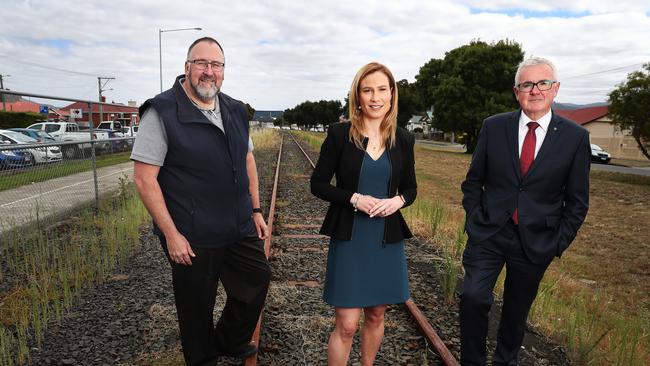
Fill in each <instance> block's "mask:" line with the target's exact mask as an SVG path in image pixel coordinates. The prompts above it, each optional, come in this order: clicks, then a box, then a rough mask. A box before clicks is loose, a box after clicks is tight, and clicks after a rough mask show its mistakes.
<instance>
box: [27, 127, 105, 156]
mask: <svg viewBox="0 0 650 366" xmlns="http://www.w3.org/2000/svg"><path fill="white" fill-rule="evenodd" d="M27 128H30V129H33V130H41V131H45V132H47V133H49V134H50V135H52V137H54V138H55V139H56V140H57V141H61V142H68V141H78V142H84V143H80V144H66V145H63V146H62V147H61V150H62V152H63V156H64V157H65V158H66V159H74V158H78V157H80V156H81V153H80V152H81V150H84V149H90V147H91V145H90V142H89V141H90V138H91V135H90V132H88V131H83V130H82V128H81V127H80V126H79V125H78V124H76V123H73V122H39V123H34V124H33V125H31V126H28V127H27ZM107 138H108V133H107V132H105V131H93V134H92V139H93V140H106V139H107ZM98 145H99V144H98ZM105 145H106V146H108V145H109V144H108V143H106V144H105Z"/></svg>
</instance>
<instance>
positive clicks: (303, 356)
mask: <svg viewBox="0 0 650 366" xmlns="http://www.w3.org/2000/svg"><path fill="white" fill-rule="evenodd" d="M314 166H315V164H314V161H313V160H312V159H311V157H310V156H309V154H308V153H307V151H305V150H304V149H303V148H302V146H300V144H299V142H298V141H297V140H296V139H295V137H294V136H293V135H292V134H291V133H286V134H283V135H282V139H281V142H280V148H279V151H278V158H277V163H276V169H275V178H274V185H273V191H272V194H271V202H270V208H269V215H268V218H269V226H270V228H271V230H272V233H273V235H272V237H271V238H269V239H268V240H267V242H266V243H265V250H266V254H267V257H268V258H269V262H270V264H271V270H272V273H273V278H272V282H271V287H270V289H269V294H268V296H267V302H266V306H265V309H264V312H263V315H262V316H261V317H260V322H259V323H258V328H257V330H256V332H255V334H254V336H253V342H255V343H257V344H258V345H259V346H260V352H259V353H258V354H257V355H256V356H254V357H250V358H248V359H247V360H245V365H247V366H254V365H257V364H263V365H275V364H287V365H289V364H303V365H313V364H326V363H327V339H328V337H329V333H330V332H331V329H332V326H333V317H334V311H333V308H331V307H330V306H329V305H327V304H326V303H325V302H324V301H323V300H322V299H321V296H322V286H323V283H324V281H325V268H326V261H327V250H328V244H329V238H328V237H325V236H323V235H319V234H318V229H319V228H320V224H321V222H322V220H323V217H324V215H325V212H326V210H327V203H326V202H323V201H321V200H319V199H318V198H316V197H314V196H312V195H311V193H310V191H309V178H310V176H311V171H312V170H313V168H314ZM425 339H426V340H425ZM358 341H359V339H358V337H357V338H356V340H355V343H354V345H353V350H352V352H351V355H350V362H351V363H355V362H359V360H360V354H359V343H358ZM376 363H377V364H390V365H394V364H411V365H421V364H436V365H437V364H440V365H458V362H457V361H456V360H455V359H454V357H453V355H452V354H451V352H450V351H449V350H448V349H447V347H446V345H445V343H444V342H443V341H442V339H440V337H439V336H438V335H437V334H436V332H435V330H434V329H433V327H432V326H431V324H430V323H429V322H428V320H427V318H426V316H425V315H424V314H423V313H422V312H421V311H420V310H419V308H418V306H417V305H416V304H415V302H414V301H413V300H412V299H409V300H408V301H407V302H406V303H405V304H404V305H403V306H390V307H389V308H388V310H387V313H386V331H385V336H384V341H383V343H382V347H381V349H380V351H379V354H378V355H377V360H376Z"/></svg>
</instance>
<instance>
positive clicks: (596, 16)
mask: <svg viewBox="0 0 650 366" xmlns="http://www.w3.org/2000/svg"><path fill="white" fill-rule="evenodd" d="M620 9H625V11H624V12H623V11H621V10H620ZM649 11H650V5H649V4H648V3H647V2H644V1H629V0H623V1H617V2H616V3H611V2H607V1H577V2H571V3H570V4H569V3H566V2H565V1H562V2H560V1H555V0H552V1H529V2H525V3H522V2H513V1H480V2H479V1H462V2H458V1H435V2H432V1H425V0H417V1H416V0H413V1H384V2H376V1H370V0H360V1H355V2H349V1H344V0H340V1H339V0H336V1H328V2H308V1H290V0H283V1H274V2H262V1H238V2H229V1H223V0H218V1H211V2H204V1H197V0H187V1H183V2H181V3H179V2H160V1H155V2H154V1H152V0H147V1H138V2H132V1H124V0H115V1H112V2H76V1H70V0H62V1H58V2H49V1H44V0H38V1H18V0H9V1H8V2H7V3H6V4H3V14H5V15H4V16H3V26H2V27H0V73H2V74H10V75H11V77H9V78H7V79H5V85H6V86H7V87H9V88H11V89H14V90H19V91H25V92H32V93H37V94H46V95H59V96H67V97H71V98H79V99H92V100H96V99H97V77H98V76H111V77H115V78H116V79H115V80H113V81H111V82H109V84H108V87H109V88H112V89H113V90H110V91H106V92H105V93H104V94H105V95H106V96H107V98H108V100H109V101H111V100H114V101H117V102H123V103H125V102H126V101H128V100H136V101H137V102H139V103H141V102H143V101H144V100H146V99H147V98H150V97H152V96H153V95H155V94H156V93H158V92H159V89H160V81H159V72H160V71H159V49H158V36H159V29H177V28H190V27H202V28H203V30H202V31H179V32H165V33H162V35H161V45H162V70H163V88H164V89H166V88H168V87H169V86H170V84H171V82H172V81H173V79H174V77H175V76H176V75H178V74H180V73H182V71H183V62H184V60H185V56H186V52H187V47H188V46H189V44H190V43H191V42H192V41H193V40H194V39H196V38H198V37H200V36H204V35H209V36H213V37H215V38H217V39H218V40H219V41H220V42H221V44H222V45H223V47H224V49H225V55H226V64H227V66H226V77H225V82H224V86H223V90H224V92H226V93H228V94H230V95H232V96H233V97H235V98H238V99H241V100H243V101H246V102H249V103H250V104H251V105H253V107H255V108H257V109H265V110H274V109H285V108H289V107H293V106H295V105H296V104H298V103H300V102H302V101H305V100H319V99H341V100H342V99H343V98H344V97H345V95H346V92H347V89H348V88H349V85H350V83H351V81H352V78H353V76H354V74H355V73H356V71H357V70H358V68H359V67H360V66H362V65H363V64H365V63H367V62H369V61H372V60H376V61H379V62H382V63H384V64H386V65H387V66H389V67H390V68H391V69H392V70H393V72H394V74H395V77H396V78H397V79H407V80H409V81H413V80H415V75H416V74H417V73H418V71H419V68H420V67H421V66H422V65H424V63H426V62H427V61H429V60H430V59H431V58H442V57H444V55H445V52H447V51H450V50H452V49H454V48H456V47H459V46H462V45H464V44H467V43H469V42H470V41H471V40H474V39H481V40H483V41H486V42H494V41H498V40H500V39H506V38H507V39H510V40H514V41H516V42H518V43H520V44H521V45H522V47H523V49H524V51H525V52H526V55H528V56H531V55H536V56H544V57H548V58H550V59H552V60H553V61H554V62H555V63H556V65H557V66H558V69H559V73H560V78H561V80H562V88H561V92H560V95H559V97H558V100H559V101H562V102H574V103H589V102H597V101H603V100H605V98H606V95H607V93H608V92H609V90H611V89H612V88H613V87H614V86H615V85H616V84H618V83H620V82H621V81H623V80H624V79H625V76H626V74H627V73H629V72H630V71H633V70H635V69H638V68H640V66H641V64H642V63H644V62H648V61H650V54H649V52H648V51H647V48H646V47H645V44H646V42H647V41H646V38H647V34H648V31H647V30H648V29H650V17H649V16H648V12H649ZM630 65H631V66H630ZM623 66H630V67H629V68H622V69H621V67H623ZM612 69H616V70H613V71H609V72H604V73H597V74H593V73H594V72H598V71H602V70H612ZM61 70H68V71H67V72H66V71H61ZM580 75H585V76H582V77H575V76H580ZM563 78H564V79H563Z"/></svg>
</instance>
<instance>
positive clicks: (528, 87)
mask: <svg viewBox="0 0 650 366" xmlns="http://www.w3.org/2000/svg"><path fill="white" fill-rule="evenodd" d="M555 83H557V81H555V80H540V81H538V82H536V83H533V82H532V81H524V82H523V83H519V84H517V89H519V90H520V91H522V92H526V93H529V92H531V91H532V90H533V88H534V87H535V85H537V89H539V91H545V90H549V89H551V87H552V86H553V84H555Z"/></svg>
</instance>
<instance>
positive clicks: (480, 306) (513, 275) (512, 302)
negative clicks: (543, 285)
mask: <svg viewBox="0 0 650 366" xmlns="http://www.w3.org/2000/svg"><path fill="white" fill-rule="evenodd" d="M504 264H505V266H506V280H505V283H504V292H503V308H502V310H501V321H500V324H499V330H498V334H497V348H496V350H495V351H494V355H493V357H492V362H493V365H516V364H517V353H518V351H519V348H520V346H521V343H522V341H523V338H524V331H525V327H526V319H527V318H528V311H529V310H530V307H531V305H532V303H533V300H535V296H536V295H537V289H538V287H539V283H540V281H541V279H542V277H543V276H544V272H545V271H546V268H547V267H548V265H549V264H550V261H548V262H546V263H542V264H534V263H532V262H531V261H530V260H529V259H528V258H527V257H526V255H525V253H524V251H523V249H522V246H521V240H520V238H519V230H518V226H516V225H515V224H514V222H512V220H508V222H507V223H506V224H505V226H504V227H503V228H502V229H501V230H500V231H499V232H497V233H496V234H494V235H493V236H492V237H490V238H488V239H486V240H484V241H482V242H480V243H474V242H472V241H471V238H470V240H469V241H468V242H467V247H466V248H465V252H464V253H463V267H464V269H465V281H464V283H463V292H462V295H461V299H460V301H461V306H460V319H461V329H460V333H461V349H462V359H461V364H462V365H485V364H486V337H487V333H488V313H489V311H490V307H491V306H492V302H493V300H494V297H493V295H492V292H493V290H494V286H495V283H496V281H497V278H498V276H499V273H500V272H501V269H502V268H503V265H504Z"/></svg>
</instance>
